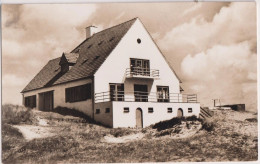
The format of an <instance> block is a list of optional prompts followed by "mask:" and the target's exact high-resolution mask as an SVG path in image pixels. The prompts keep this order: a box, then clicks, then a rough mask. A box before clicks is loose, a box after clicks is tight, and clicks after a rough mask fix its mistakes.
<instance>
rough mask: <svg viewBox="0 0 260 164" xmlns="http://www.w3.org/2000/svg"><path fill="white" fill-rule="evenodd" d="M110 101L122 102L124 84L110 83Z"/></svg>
mask: <svg viewBox="0 0 260 164" xmlns="http://www.w3.org/2000/svg"><path fill="white" fill-rule="evenodd" d="M109 87H110V100H111V101H124V95H125V93H124V84H123V83H110V84H109Z"/></svg>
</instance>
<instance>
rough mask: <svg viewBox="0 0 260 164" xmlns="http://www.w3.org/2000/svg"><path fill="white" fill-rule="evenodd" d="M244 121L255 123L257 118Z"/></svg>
mask: <svg viewBox="0 0 260 164" xmlns="http://www.w3.org/2000/svg"><path fill="white" fill-rule="evenodd" d="M246 121H248V122H257V118H247V119H246Z"/></svg>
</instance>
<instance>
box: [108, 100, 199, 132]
mask: <svg viewBox="0 0 260 164" xmlns="http://www.w3.org/2000/svg"><path fill="white" fill-rule="evenodd" d="M124 107H129V113H124ZM149 107H153V110H154V112H153V113H148V108H149ZM137 108H141V109H142V112H143V127H147V126H149V125H151V124H154V123H157V122H160V121H163V120H169V119H172V118H173V117H176V116H177V111H178V109H179V108H181V109H182V110H183V116H185V117H187V116H192V115H195V116H197V117H198V116H199V113H200V104H199V103H157V102H154V103H152V102H113V127H114V128H117V127H135V126H136V109H137ZM168 108H172V113H168ZM188 108H192V113H188Z"/></svg>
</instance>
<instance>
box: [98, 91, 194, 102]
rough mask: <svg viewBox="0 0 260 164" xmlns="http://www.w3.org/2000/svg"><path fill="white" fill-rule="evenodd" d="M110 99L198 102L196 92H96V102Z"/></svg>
mask: <svg viewBox="0 0 260 164" xmlns="http://www.w3.org/2000/svg"><path fill="white" fill-rule="evenodd" d="M108 101H125V102H165V103H167V102H171V103H197V95H196V94H179V93H169V94H161V93H158V92H139V91H135V92H124V91H118V92H109V91H107V92H100V93H96V94H95V103H99V102H108Z"/></svg>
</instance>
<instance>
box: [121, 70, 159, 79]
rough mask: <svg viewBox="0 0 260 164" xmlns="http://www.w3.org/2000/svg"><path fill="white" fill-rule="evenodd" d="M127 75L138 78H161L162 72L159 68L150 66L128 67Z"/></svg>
mask: <svg viewBox="0 0 260 164" xmlns="http://www.w3.org/2000/svg"><path fill="white" fill-rule="evenodd" d="M125 75H126V77H127V78H131V77H138V78H159V76H160V72H159V70H158V69H150V68H139V67H133V68H127V69H126V72H125Z"/></svg>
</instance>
